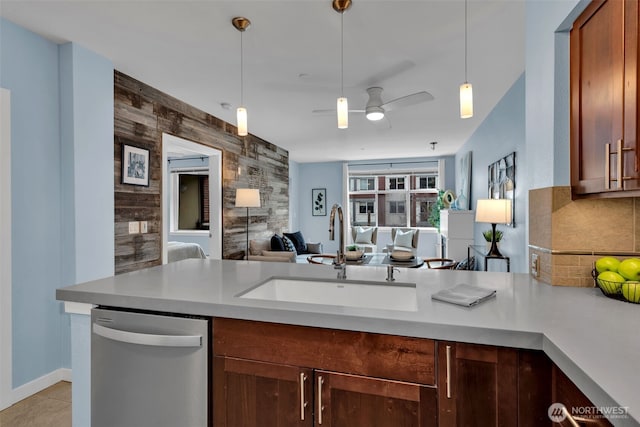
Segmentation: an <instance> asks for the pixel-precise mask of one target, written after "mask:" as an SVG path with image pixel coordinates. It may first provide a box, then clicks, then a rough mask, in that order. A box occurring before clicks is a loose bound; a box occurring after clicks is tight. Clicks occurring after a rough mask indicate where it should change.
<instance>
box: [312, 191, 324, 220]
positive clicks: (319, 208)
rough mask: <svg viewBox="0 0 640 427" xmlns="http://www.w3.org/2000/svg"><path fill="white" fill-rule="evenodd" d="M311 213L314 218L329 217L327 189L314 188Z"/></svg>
mask: <svg viewBox="0 0 640 427" xmlns="http://www.w3.org/2000/svg"><path fill="white" fill-rule="evenodd" d="M311 212H312V215H313V216H325V215H327V189H326V188H314V189H313V190H311Z"/></svg>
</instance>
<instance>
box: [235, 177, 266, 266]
mask: <svg viewBox="0 0 640 427" xmlns="http://www.w3.org/2000/svg"><path fill="white" fill-rule="evenodd" d="M259 207H260V190H257V189H252V188H237V189H236V208H247V252H246V254H245V256H246V259H249V208H259Z"/></svg>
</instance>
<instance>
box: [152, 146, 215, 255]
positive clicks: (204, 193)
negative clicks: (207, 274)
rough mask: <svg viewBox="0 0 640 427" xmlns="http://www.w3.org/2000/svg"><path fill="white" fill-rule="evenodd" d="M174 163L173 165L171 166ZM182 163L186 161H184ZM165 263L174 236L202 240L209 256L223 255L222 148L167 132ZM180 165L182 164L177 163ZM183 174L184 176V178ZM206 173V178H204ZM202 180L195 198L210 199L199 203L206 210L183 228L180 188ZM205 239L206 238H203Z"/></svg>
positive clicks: (186, 190) (186, 188)
mask: <svg viewBox="0 0 640 427" xmlns="http://www.w3.org/2000/svg"><path fill="white" fill-rule="evenodd" d="M171 163H173V166H170V165H171ZM180 164H182V165H180ZM162 165H163V167H162V263H163V264H166V263H167V245H168V242H169V241H170V240H180V241H185V242H187V243H196V242H202V244H201V246H202V247H203V250H204V251H205V253H206V254H207V257H208V258H211V259H221V258H222V151H220V150H217V149H215V148H211V147H207V146H205V145H202V144H198V143H197V142H193V141H189V140H187V139H183V138H180V137H177V136H174V135H170V134H167V133H163V134H162ZM176 165H178V166H176ZM181 176H182V177H183V178H184V180H181V179H180V178H181ZM203 177H206V179H203ZM188 183H193V184H198V183H199V185H195V187H197V190H196V194H198V195H199V196H195V197H194V200H197V201H199V202H200V203H202V202H204V203H207V202H208V206H202V205H199V206H198V207H197V209H196V211H198V212H202V213H206V217H201V218H200V219H199V221H194V224H197V226H193V227H189V228H188V229H181V228H180V221H179V220H178V218H179V214H180V203H179V200H180V195H179V191H180V189H181V188H182V189H184V192H183V193H184V194H187V193H189V194H190V193H192V191H191V189H192V188H193V187H194V185H191V186H189V185H187V184H188ZM202 239H204V240H202Z"/></svg>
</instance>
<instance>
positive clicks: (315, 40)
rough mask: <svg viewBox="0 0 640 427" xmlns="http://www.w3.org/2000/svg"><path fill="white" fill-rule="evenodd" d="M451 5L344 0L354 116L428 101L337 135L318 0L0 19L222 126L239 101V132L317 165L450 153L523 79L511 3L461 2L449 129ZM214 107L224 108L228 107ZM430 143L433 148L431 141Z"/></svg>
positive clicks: (188, 2) (14, 11)
mask: <svg viewBox="0 0 640 427" xmlns="http://www.w3.org/2000/svg"><path fill="white" fill-rule="evenodd" d="M464 9H465V5H464V1H462V0H414V1H409V0H388V1H380V0H353V4H352V6H351V9H350V10H349V11H348V12H346V13H345V15H344V55H345V60H344V86H345V87H344V93H345V96H347V97H348V99H349V107H350V108H353V109H362V108H364V105H365V104H366V102H367V94H366V88H368V87H370V86H381V87H383V88H384V91H383V93H382V98H383V100H384V101H388V100H391V99H395V98H398V97H401V96H404V95H407V94H411V93H414V92H418V91H423V90H424V91H427V92H429V93H431V94H432V95H433V96H434V97H435V99H434V100H433V101H430V102H427V103H423V104H419V105H414V106H411V107H406V108H403V109H399V110H394V111H391V112H388V113H387V117H388V120H387V119H384V120H383V121H382V123H380V122H378V123H374V122H369V121H367V120H366V118H365V117H364V115H356V114H351V115H350V117H349V129H347V130H339V129H337V124H336V118H335V116H334V115H317V114H312V113H311V111H312V110H314V109H325V108H332V107H333V108H334V107H335V103H336V98H337V97H338V96H339V95H340V14H339V13H337V12H335V11H334V10H333V9H332V7H331V0H254V1H248V0H229V1H217V0H209V1H194V0H173V1H169V0H156V1H149V0H138V1H113V0H111V1H104V0H103V1H99V0H74V1H56V0H45V1H30V0H19V1H18V0H2V1H1V2H0V15H1V16H3V17H5V18H6V19H8V20H10V21H12V22H14V23H16V24H19V25H21V26H23V27H26V28H28V29H30V30H32V31H34V32H36V33H39V34H41V35H43V36H45V37H48V38H50V39H52V40H54V41H56V42H59V43H60V42H67V41H73V42H76V43H78V44H80V45H82V46H84V47H86V48H88V49H90V50H92V51H94V52H96V53H98V54H100V55H102V56H104V57H106V58H109V59H110V60H111V61H113V64H114V67H115V68H116V69H117V70H119V71H121V72H123V73H125V74H128V75H130V76H132V77H135V78H136V79H139V80H141V81H143V82H145V83H147V84H149V85H151V86H153V87H155V88H157V89H160V90H162V91H163V92H166V93H168V94H170V95H172V96H174V97H176V98H179V99H181V100H183V101H185V102H187V103H189V104H191V105H194V106H196V107H198V108H200V109H202V110H204V111H206V112H208V113H210V114H212V115H214V116H216V117H219V118H221V119H223V120H225V121H227V122H230V123H235V107H237V105H238V104H239V102H240V72H239V71H240V33H239V32H238V31H237V30H236V29H235V28H233V26H232V25H231V19H232V18H233V17H235V16H245V17H247V18H249V19H250V20H251V22H252V25H251V27H250V28H249V29H248V30H247V31H246V32H245V33H244V70H245V72H244V103H245V106H246V107H247V110H248V113H249V132H250V133H252V134H254V135H256V136H258V137H260V138H263V139H265V140H267V141H269V142H271V143H273V144H276V145H278V146H280V147H283V148H285V149H287V150H289V153H290V157H291V159H292V160H295V161H298V162H319V161H335V160H357V159H376V158H398V157H414V156H440V155H449V154H453V153H455V152H456V151H457V150H458V149H459V148H460V147H461V146H462V144H464V142H465V141H466V140H467V138H468V137H469V136H470V135H471V134H472V133H473V131H474V130H475V129H476V128H477V126H478V125H479V124H480V123H482V121H483V120H484V118H485V117H486V116H487V114H488V113H489V112H490V111H491V110H492V108H493V107H494V106H495V104H496V103H497V102H498V101H499V100H500V98H502V96H503V95H504V94H505V93H506V91H507V90H508V89H509V88H510V87H511V85H512V84H513V83H514V82H515V80H516V79H517V78H518V77H519V76H520V75H521V74H522V72H523V71H524V26H525V25H524V14H525V12H524V9H525V5H524V0H469V15H468V19H469V25H468V40H469V42H468V52H469V57H468V80H469V82H470V83H472V84H473V89H474V110H475V111H474V112H475V115H474V117H473V118H471V119H465V120H463V119H460V117H459V107H458V87H459V85H460V84H461V83H462V82H463V81H464V78H465V76H464V28H465V27H464ZM221 103H229V104H231V105H232V109H231V110H226V109H223V108H222V107H221ZM431 141H437V142H438V144H437V146H436V149H435V151H432V150H431V146H430V144H429V143H430V142H431Z"/></svg>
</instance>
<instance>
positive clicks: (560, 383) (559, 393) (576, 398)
mask: <svg viewBox="0 0 640 427" xmlns="http://www.w3.org/2000/svg"><path fill="white" fill-rule="evenodd" d="M552 382H553V402H554V403H556V404H562V405H564V407H565V408H566V411H567V412H568V413H565V414H564V416H561V418H564V419H563V420H562V421H559V422H558V423H557V425H561V426H566V427H575V426H576V425H578V426H581V427H596V426H598V427H609V426H612V425H613V424H611V423H610V422H609V421H608V420H607V419H606V418H605V417H603V416H602V415H601V414H600V412H598V411H597V409H596V407H595V406H594V404H593V403H592V402H591V401H590V400H589V398H588V397H587V396H585V395H584V393H582V392H581V391H580V390H579V389H578V387H576V385H575V384H574V383H573V382H572V381H571V380H570V379H569V378H568V377H567V376H566V375H565V374H564V373H563V372H562V371H561V370H560V369H559V368H558V367H557V366H555V365H553V374H552ZM559 410H560V407H558V406H557V405H556V411H559ZM557 414H558V415H560V413H559V412H558V413H557ZM572 421H573V422H572Z"/></svg>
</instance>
